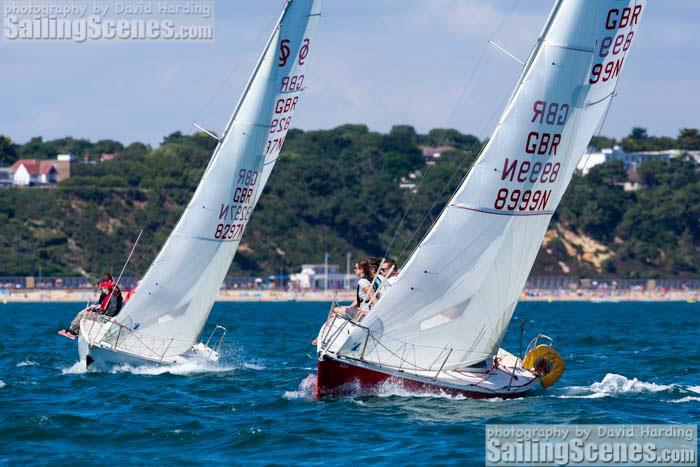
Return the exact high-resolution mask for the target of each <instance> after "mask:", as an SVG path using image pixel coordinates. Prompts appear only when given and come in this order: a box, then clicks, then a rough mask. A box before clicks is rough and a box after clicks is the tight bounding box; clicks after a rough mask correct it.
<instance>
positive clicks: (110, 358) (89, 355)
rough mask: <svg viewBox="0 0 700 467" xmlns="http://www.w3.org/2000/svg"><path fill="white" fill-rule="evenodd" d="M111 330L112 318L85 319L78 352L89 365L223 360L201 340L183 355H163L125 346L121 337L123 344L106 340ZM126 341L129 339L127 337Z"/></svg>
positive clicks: (82, 324) (135, 364) (103, 366)
mask: <svg viewBox="0 0 700 467" xmlns="http://www.w3.org/2000/svg"><path fill="white" fill-rule="evenodd" d="M111 330H112V326H111V323H109V322H104V321H103V322H93V320H91V319H87V318H86V319H83V320H82V321H81V323H80V334H79V336H78V355H79V357H80V361H81V362H85V364H86V366H88V367H92V366H94V367H98V368H105V367H111V366H114V365H124V364H128V365H132V366H141V365H173V364H176V363H180V362H183V361H186V360H187V359H190V358H199V359H202V360H204V361H209V362H217V361H218V360H219V353H218V352H216V351H215V350H213V349H211V348H209V347H207V346H206V345H205V344H203V343H201V342H200V343H197V344H195V345H193V346H192V347H191V348H190V349H189V350H188V351H187V352H184V353H182V354H180V355H166V353H165V352H163V354H162V355H156V354H155V353H153V352H151V353H150V355H144V354H139V353H137V352H136V351H129V349H127V348H124V347H123V346H122V345H121V344H119V341H117V344H119V345H112V344H110V343H108V342H106V339H105V336H106V335H107V334H108V333H109V332H110V331H111ZM123 342H125V343H126V342H129V341H128V340H127V339H126V338H125V339H124V340H123ZM141 348H142V346H139V347H134V350H137V349H141ZM166 349H167V347H166Z"/></svg>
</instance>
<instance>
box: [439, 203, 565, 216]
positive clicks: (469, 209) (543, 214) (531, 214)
mask: <svg viewBox="0 0 700 467" xmlns="http://www.w3.org/2000/svg"><path fill="white" fill-rule="evenodd" d="M450 207H451V208H457V209H464V210H466V211H475V212H483V213H484V214H495V215H497V216H512V217H527V216H551V215H552V214H554V211H538V212H498V211H494V210H489V209H484V208H470V207H469V206H462V205H459V204H451V205H450Z"/></svg>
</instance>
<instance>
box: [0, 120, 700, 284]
mask: <svg viewBox="0 0 700 467" xmlns="http://www.w3.org/2000/svg"><path fill="white" fill-rule="evenodd" d="M667 139H668V140H671V141H672V142H673V147H682V148H684V149H688V150H692V149H697V148H698V143H699V142H698V139H699V135H698V131H697V130H693V129H684V130H681V132H680V134H679V137H678V139H677V140H672V139H671V138H656V137H653V136H648V135H647V134H646V131H645V130H643V129H635V130H633V131H632V134H631V135H630V136H629V137H628V138H625V140H624V141H626V142H627V143H628V144H633V145H635V144H636V145H637V146H636V147H643V148H656V146H655V145H662V146H663V145H665V144H667V141H666V140H667ZM614 142H615V141H614V140H612V139H609V138H604V137H601V138H598V139H596V138H594V139H593V140H592V141H591V144H593V145H599V146H602V147H607V146H609V145H610V144H612V143H614ZM215 145H216V141H215V140H214V139H213V138H211V137H210V136H208V135H206V134H204V133H195V134H193V135H183V134H182V133H180V132H176V133H172V134H170V135H168V136H167V137H165V138H164V139H163V143H162V144H161V145H160V146H159V147H158V148H156V149H152V148H150V147H149V146H147V145H144V144H142V143H132V144H130V145H128V146H126V147H125V146H123V145H122V144H121V143H118V142H115V141H110V140H103V141H99V142H97V143H91V142H90V141H87V140H82V139H74V138H62V139H60V140H55V141H46V142H45V141H43V140H42V139H41V138H33V139H32V140H30V141H29V142H27V143H26V144H24V145H19V146H18V145H14V144H13V143H12V142H11V141H10V140H9V138H6V137H0V155H1V156H2V157H3V158H4V159H3V160H4V161H6V162H5V163H8V162H9V161H10V160H12V159H11V158H13V157H39V158H45V157H48V156H50V155H51V154H56V153H62V152H71V153H73V154H76V155H82V154H99V152H100V151H101V152H116V154H117V157H116V158H115V160H112V161H106V162H101V163H98V164H82V163H79V164H73V166H72V168H71V171H72V177H71V178H69V179H67V180H65V181H63V182H61V184H60V185H59V187H58V188H57V189H55V190H39V189H5V190H0V275H11V274H22V275H25V274H26V275H36V274H38V270H39V268H40V267H41V268H42V272H43V274H47V275H48V274H57V275H58V274H79V273H81V272H82V271H87V272H90V273H92V274H99V273H101V272H104V271H107V272H112V273H115V274H116V273H118V272H119V270H120V269H121V266H122V264H123V261H124V259H125V258H126V256H127V254H128V252H129V251H130V249H131V247H132V245H133V241H134V240H135V239H136V237H137V235H138V233H139V231H140V230H141V228H142V227H143V228H144V232H143V236H142V238H141V241H140V243H139V246H138V248H137V249H136V252H135V254H134V259H133V260H132V262H131V263H130V265H129V269H128V270H127V274H130V275H139V274H143V273H144V272H145V270H146V268H147V267H148V265H149V264H150V263H151V261H152V260H153V258H154V257H155V255H156V254H157V252H158V250H159V249H160V247H161V246H162V244H163V242H164V241H165V239H166V238H167V236H168V234H169V233H170V231H171V229H172V228H173V226H174V225H175V223H176V222H177V220H178V218H179V216H180V215H181V213H182V209H183V207H184V205H185V204H186V203H187V201H188V200H189V199H190V197H191V196H192V193H193V191H194V188H195V187H196V185H197V183H198V181H199V180H200V178H201V175H202V173H203V170H204V168H205V167H206V165H207V163H208V161H209V158H210V157H211V154H212V151H213V149H214V147H215ZM421 145H428V146H441V145H444V146H450V147H452V148H454V149H452V150H449V151H447V152H443V154H442V157H440V158H439V159H438V160H437V163H436V164H435V165H431V166H427V165H425V164H424V161H423V156H422V152H421V149H420V147H419V146H421ZM481 145H482V143H481V142H480V141H479V140H478V139H477V138H476V137H474V136H471V135H463V134H461V133H459V132H458V131H456V130H452V129H436V130H432V131H430V132H429V133H428V134H426V135H419V134H417V133H416V131H415V130H414V129H413V128H412V127H410V126H405V125H400V126H395V127H393V128H392V129H391V131H390V132H389V133H388V134H382V133H378V132H372V131H370V130H369V129H368V128H367V127H366V126H365V125H343V126H339V127H337V128H334V129H332V130H324V131H308V132H303V131H300V130H291V131H290V132H289V133H288V135H287V139H286V144H285V147H284V150H283V152H282V154H281V156H280V160H279V162H278V164H277V166H276V168H275V172H274V173H273V175H272V177H271V178H270V180H269V182H268V185H267V187H266V188H265V192H264V194H263V196H262V198H261V201H260V203H259V205H258V207H257V208H256V210H255V213H254V214H253V216H252V219H251V222H250V225H249V226H248V228H247V229H246V232H245V235H244V237H243V242H242V244H241V247H240V249H239V252H238V253H237V255H236V258H235V261H234V265H233V268H232V272H233V273H236V274H238V273H240V274H262V273H275V274H276V273H279V271H280V270H282V271H283V272H284V273H289V272H292V271H296V270H298V267H299V265H300V264H302V263H306V262H316V261H317V262H320V261H322V260H323V254H324V252H325V251H328V252H329V253H330V254H331V258H332V259H331V261H332V262H334V263H338V264H344V263H345V255H346V253H348V252H349V253H350V254H351V255H352V256H353V257H355V258H357V257H358V256H363V255H377V256H379V255H382V254H384V253H385V251H387V249H388V250H389V253H390V255H392V256H394V257H398V258H399V260H400V262H403V261H405V260H406V259H407V258H408V255H409V254H410V253H411V251H412V250H413V248H414V247H415V246H416V245H417V243H418V242H419V241H420V239H421V238H422V237H423V235H424V234H425V233H426V232H427V231H428V229H429V228H430V226H431V225H432V224H433V223H434V222H435V220H436V219H437V217H438V216H439V215H440V213H441V211H442V209H443V207H444V205H445V203H446V202H447V201H448V199H449V198H450V196H451V195H452V193H453V192H454V191H455V189H456V188H457V187H458V186H459V184H460V183H461V181H462V180H463V178H464V177H465V175H466V173H467V171H468V170H469V168H470V167H471V165H472V164H473V162H474V158H475V154H477V153H478V150H479V149H480V147H481ZM411 173H412V174H414V178H413V180H414V181H415V183H416V185H417V187H416V189H415V192H414V191H412V190H410V189H400V188H399V180H400V179H401V178H404V177H408V176H409V174H411ZM699 173H700V168H698V164H697V163H696V162H694V161H693V160H692V159H689V158H674V159H673V160H672V161H671V162H661V161H652V162H646V163H644V164H642V165H641V166H640V167H639V169H638V171H637V175H638V177H639V180H640V184H641V186H642V188H641V189H640V190H639V191H636V192H627V191H625V190H624V188H623V184H624V183H625V182H626V181H627V180H628V175H627V173H625V170H624V168H623V166H622V163H621V162H609V163H605V164H601V165H598V166H596V167H593V168H592V169H591V170H590V172H589V173H588V175H586V176H582V175H580V174H577V175H574V178H573V180H572V182H571V185H570V187H569V190H568V192H567V193H566V195H565V196H564V198H563V200H562V202H561V204H560V206H559V209H558V210H557V212H556V214H555V217H554V218H553V221H552V222H553V225H555V224H556V223H563V224H565V225H566V226H567V227H569V228H570V229H572V230H574V231H575V232H578V233H581V234H585V235H587V236H589V237H592V238H594V239H596V240H598V241H599V242H602V243H604V244H606V245H607V246H608V247H609V248H611V249H612V250H613V252H614V256H613V257H612V258H611V259H609V260H607V261H605V262H604V263H603V265H602V270H601V271H595V270H593V269H591V266H590V265H586V264H584V263H581V262H578V261H579V260H578V259H577V258H574V257H571V256H569V253H568V252H567V249H566V247H565V245H564V244H563V242H562V241H561V240H560V239H558V238H554V239H553V240H551V241H550V242H549V244H548V245H547V246H546V247H545V249H546V250H547V251H548V254H547V255H540V258H539V259H538V262H537V263H536V265H535V269H534V270H535V273H536V274H557V275H559V274H561V266H560V263H565V264H566V265H567V266H568V267H570V268H571V271H572V272H571V273H572V274H610V275H612V274H615V275H620V276H630V277H634V276H640V275H641V276H648V277H654V276H659V275H664V276H668V275H674V274H678V275H683V276H693V277H697V276H700V270H699V269H698V268H699V265H700V252H699V245H700V224H699V222H700V221H699V219H700V178H699V175H698V174H699Z"/></svg>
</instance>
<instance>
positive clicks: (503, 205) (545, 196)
mask: <svg viewBox="0 0 700 467" xmlns="http://www.w3.org/2000/svg"><path fill="white" fill-rule="evenodd" d="M551 194H552V190H518V189H515V190H508V188H501V189H500V190H498V195H497V196H496V201H495V202H494V203H493V207H494V208H496V209H498V210H502V209H506V210H508V211H516V210H517V211H543V210H544V209H545V208H546V207H547V202H548V201H549V196H550V195H551Z"/></svg>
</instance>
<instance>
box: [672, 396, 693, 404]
mask: <svg viewBox="0 0 700 467" xmlns="http://www.w3.org/2000/svg"><path fill="white" fill-rule="evenodd" d="M669 402H670V403H671V404H680V403H683V402H700V397H694V396H686V397H682V398H680V399H675V400H672V401H669Z"/></svg>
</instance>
